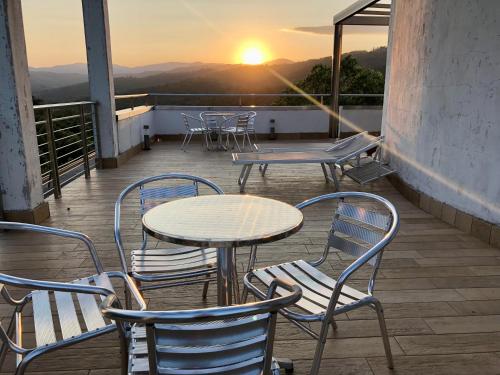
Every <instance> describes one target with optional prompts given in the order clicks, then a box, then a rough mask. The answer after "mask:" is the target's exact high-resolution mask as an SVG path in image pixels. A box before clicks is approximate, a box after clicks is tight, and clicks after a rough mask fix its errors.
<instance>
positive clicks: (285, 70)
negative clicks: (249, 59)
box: [30, 48, 386, 103]
mask: <svg viewBox="0 0 500 375" xmlns="http://www.w3.org/2000/svg"><path fill="white" fill-rule="evenodd" d="M349 54H350V55H352V56H353V57H355V58H356V59H357V60H358V62H359V63H360V64H361V65H363V66H365V67H369V68H372V69H376V70H380V71H382V72H385V56H386V49H385V48H378V49H375V50H373V51H354V52H350V53H349ZM317 64H325V65H330V64H331V57H324V58H320V59H311V60H306V61H299V62H294V61H291V60H288V59H276V60H273V61H269V62H267V63H266V64H263V65H241V64H218V63H203V62H193V63H184V62H167V63H160V64H152V65H144V66H138V67H127V66H122V65H113V73H114V82H115V92H116V94H117V95H118V94H132V93H144V92H155V93H166V92H170V93H173V92H178V93H230V92H238V93H264V92H269V93H274V92H281V91H283V90H284V89H285V87H286V84H285V83H284V82H283V81H282V80H280V79H279V78H277V76H276V74H275V73H277V74H278V75H281V76H282V77H285V78H286V79H287V80H289V81H291V82H297V81H299V80H301V79H303V78H304V77H305V76H306V75H307V74H308V73H309V72H310V70H311V69H312V67H313V66H314V65H317ZM30 77H31V85H32V91H33V95H34V96H35V97H36V98H37V99H40V100H42V101H43V102H44V103H57V102H67V101H74V100H83V99H87V98H88V91H89V89H88V82H87V81H88V78H87V65H86V64H83V63H76V64H68V65H58V66H53V67H45V68H33V67H31V68H30Z"/></svg>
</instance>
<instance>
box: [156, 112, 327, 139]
mask: <svg viewBox="0 0 500 375" xmlns="http://www.w3.org/2000/svg"><path fill="white" fill-rule="evenodd" d="M215 110H216V111H235V112H242V111H256V112H257V117H256V120H255V129H256V131H257V133H269V127H270V122H269V121H270V119H274V120H275V124H274V126H275V128H276V132H277V133H328V115H327V114H326V113H325V112H323V111H322V110H320V109H312V108H311V107H280V108H278V107H182V106H180V107H179V106H158V107H157V109H156V110H155V111H154V112H155V131H156V134H162V135H163V134H183V133H184V132H185V128H184V124H183V122H182V116H181V113H186V114H188V115H191V116H195V117H198V116H199V114H200V112H203V111H215Z"/></svg>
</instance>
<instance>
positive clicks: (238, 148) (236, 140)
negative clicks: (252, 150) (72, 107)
mask: <svg viewBox="0 0 500 375" xmlns="http://www.w3.org/2000/svg"><path fill="white" fill-rule="evenodd" d="M233 138H234V144H235V145H236V149H237V150H238V152H241V148H240V144H239V143H238V139H237V138H236V134H234V133H233Z"/></svg>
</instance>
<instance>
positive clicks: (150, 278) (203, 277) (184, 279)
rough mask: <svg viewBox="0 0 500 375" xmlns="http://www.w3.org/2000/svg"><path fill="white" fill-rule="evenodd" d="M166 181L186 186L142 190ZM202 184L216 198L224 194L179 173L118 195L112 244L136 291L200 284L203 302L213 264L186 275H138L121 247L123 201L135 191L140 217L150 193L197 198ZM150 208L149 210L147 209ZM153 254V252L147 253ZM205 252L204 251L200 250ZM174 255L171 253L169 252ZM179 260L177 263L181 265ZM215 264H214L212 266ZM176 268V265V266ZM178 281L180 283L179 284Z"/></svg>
mask: <svg viewBox="0 0 500 375" xmlns="http://www.w3.org/2000/svg"><path fill="white" fill-rule="evenodd" d="M167 180H185V181H187V182H189V183H190V185H181V186H176V187H164V188H157V187H156V188H151V189H149V190H148V189H147V188H145V186H146V185H147V184H150V183H153V182H158V181H167ZM199 184H203V185H204V186H207V187H209V188H211V189H212V190H213V191H214V192H215V193H217V194H224V192H223V191H222V189H221V188H220V187H219V186H217V185H216V184H215V183H213V182H212V181H210V180H207V179H205V178H202V177H197V176H191V175H187V174H180V173H166V174H161V175H158V176H152V177H146V178H143V179H141V180H139V181H137V182H134V183H133V184H131V185H129V186H128V187H127V188H125V189H124V190H123V191H122V192H121V193H120V196H119V197H118V199H117V200H116V203H115V229H114V235H115V242H116V245H117V249H118V254H119V257H120V264H121V267H122V271H123V272H124V273H126V274H128V275H130V276H131V277H132V278H133V279H134V281H135V282H136V284H137V286H138V288H139V290H141V291H144V290H151V289H159V288H164V287H173V286H181V285H191V284H198V283H203V284H204V288H203V298H204V299H205V298H206V295H207V289H208V284H209V282H210V281H211V280H212V278H211V275H212V274H214V273H216V272H217V268H216V267H215V264H214V266H213V267H199V269H195V270H190V271H181V272H166V271H165V272H161V271H158V272H154V273H153V272H150V273H147V274H145V273H142V272H134V271H132V270H131V269H129V265H128V262H127V257H126V254H125V247H124V245H123V241H122V236H121V225H120V219H121V206H122V203H123V201H124V199H125V198H126V197H127V196H128V195H129V194H130V193H131V192H132V191H135V190H139V193H140V194H142V195H141V197H140V205H141V217H142V215H144V213H145V212H146V211H147V209H148V207H146V199H144V197H146V196H148V195H149V194H150V193H151V195H152V196H153V197H157V198H161V199H167V198H179V197H191V196H196V195H198V185H199ZM149 208H151V207H149ZM147 241H148V234H147V233H146V232H144V231H142V245H141V248H140V249H139V251H145V250H146V247H147ZM151 250H155V249H151ZM192 250H193V251H198V250H202V249H195V248H193V249H192ZM203 250H205V249H203ZM172 251H175V249H172ZM181 261H182V260H180V261H179V262H181ZM214 263H215V262H214ZM179 264H180V263H179ZM179 280H181V281H179ZM143 283H149V284H150V285H143ZM128 302H129V298H127V307H128V306H129V305H128Z"/></svg>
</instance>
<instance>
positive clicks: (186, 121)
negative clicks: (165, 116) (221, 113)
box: [181, 113, 203, 131]
mask: <svg viewBox="0 0 500 375" xmlns="http://www.w3.org/2000/svg"><path fill="white" fill-rule="evenodd" d="M181 116H182V121H183V123H184V127H185V128H186V130H188V131H189V130H190V129H191V128H199V127H202V126H203V122H202V120H201V119H199V118H196V117H193V116H190V115H187V114H185V113H181ZM194 122H197V124H196V125H195V126H191V124H192V123H194Z"/></svg>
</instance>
